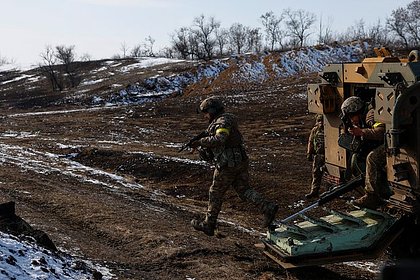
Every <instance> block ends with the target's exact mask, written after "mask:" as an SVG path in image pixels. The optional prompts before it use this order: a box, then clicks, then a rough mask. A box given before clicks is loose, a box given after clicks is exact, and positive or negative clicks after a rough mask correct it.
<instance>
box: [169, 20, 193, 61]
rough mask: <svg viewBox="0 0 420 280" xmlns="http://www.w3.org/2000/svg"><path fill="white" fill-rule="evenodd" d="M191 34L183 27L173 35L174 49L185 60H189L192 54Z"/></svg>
mask: <svg viewBox="0 0 420 280" xmlns="http://www.w3.org/2000/svg"><path fill="white" fill-rule="evenodd" d="M189 33H190V29H189V28H188V27H181V28H180V29H178V30H175V33H174V34H172V48H173V49H174V51H175V53H178V54H179V56H180V57H181V58H183V59H187V58H188V57H189V56H190V54H191V46H190V40H189V37H190V35H189Z"/></svg>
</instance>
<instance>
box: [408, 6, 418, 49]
mask: <svg viewBox="0 0 420 280" xmlns="http://www.w3.org/2000/svg"><path fill="white" fill-rule="evenodd" d="M406 11H407V18H406V23H407V30H408V32H409V33H410V35H411V38H412V40H413V44H414V45H415V46H418V45H419V44H420V0H415V1H413V2H411V3H409V4H408V5H407V9H406Z"/></svg>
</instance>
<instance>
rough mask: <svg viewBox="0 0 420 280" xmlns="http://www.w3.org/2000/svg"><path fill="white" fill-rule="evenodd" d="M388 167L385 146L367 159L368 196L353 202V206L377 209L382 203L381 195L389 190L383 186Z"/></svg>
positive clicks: (374, 151)
mask: <svg viewBox="0 0 420 280" xmlns="http://www.w3.org/2000/svg"><path fill="white" fill-rule="evenodd" d="M385 166H386V151H385V146H384V145H382V146H379V147H378V148H376V149H375V150H373V151H371V152H370V153H369V154H368V156H367V158H366V175H365V176H366V177H365V191H366V194H365V195H364V196H362V197H361V198H359V199H356V200H354V201H353V204H355V205H357V206H360V207H365V208H370V209H376V208H378V207H379V206H380V205H381V204H382V203H383V201H382V199H381V195H382V193H384V191H383V190H385V189H388V186H387V185H386V184H385V185H383V180H382V177H383V172H384V168H385Z"/></svg>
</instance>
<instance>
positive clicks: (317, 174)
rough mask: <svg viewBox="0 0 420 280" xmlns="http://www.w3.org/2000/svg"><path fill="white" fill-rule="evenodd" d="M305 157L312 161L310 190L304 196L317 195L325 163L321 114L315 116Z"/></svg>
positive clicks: (312, 196) (311, 196)
mask: <svg viewBox="0 0 420 280" xmlns="http://www.w3.org/2000/svg"><path fill="white" fill-rule="evenodd" d="M306 158H307V159H308V160H309V161H312V184H311V191H310V192H309V193H307V194H306V195H305V197H306V198H314V197H318V195H319V189H320V188H321V181H322V175H323V174H324V165H325V147H324V117H323V115H321V114H317V115H316V116H315V126H314V127H313V128H312V130H311V133H310V134H309V140H308V149H307V152H306Z"/></svg>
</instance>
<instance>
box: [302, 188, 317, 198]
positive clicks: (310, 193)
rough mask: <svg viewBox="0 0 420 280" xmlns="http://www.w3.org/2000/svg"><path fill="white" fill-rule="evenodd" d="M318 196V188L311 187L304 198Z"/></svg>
mask: <svg viewBox="0 0 420 280" xmlns="http://www.w3.org/2000/svg"><path fill="white" fill-rule="evenodd" d="M318 196H319V189H312V190H311V191H310V192H309V193H307V194H305V197H306V199H311V198H315V197H318Z"/></svg>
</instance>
